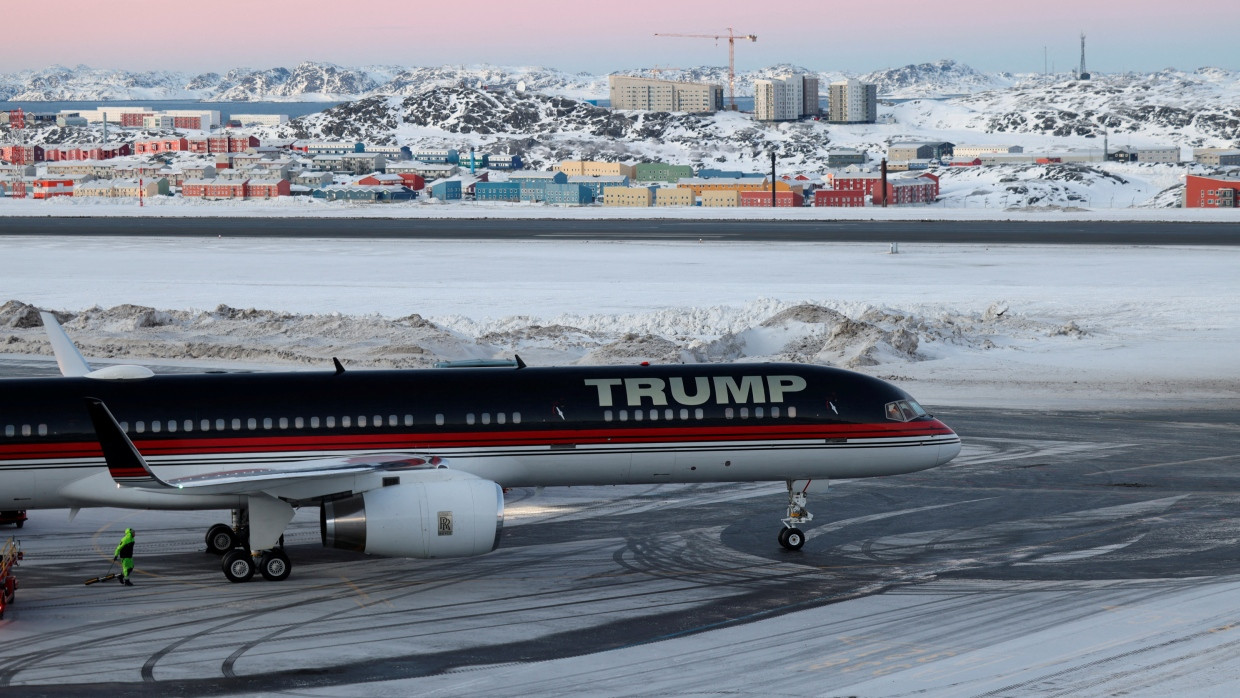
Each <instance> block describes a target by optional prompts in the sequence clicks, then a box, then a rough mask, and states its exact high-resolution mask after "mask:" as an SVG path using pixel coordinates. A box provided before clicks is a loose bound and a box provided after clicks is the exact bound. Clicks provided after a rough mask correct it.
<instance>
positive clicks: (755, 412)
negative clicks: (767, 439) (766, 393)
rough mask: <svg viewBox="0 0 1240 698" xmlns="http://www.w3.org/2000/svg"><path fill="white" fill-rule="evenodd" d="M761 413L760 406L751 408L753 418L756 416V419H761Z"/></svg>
mask: <svg viewBox="0 0 1240 698" xmlns="http://www.w3.org/2000/svg"><path fill="white" fill-rule="evenodd" d="M762 415H763V412H762V408H761V407H755V408H753V416H754V417H755V418H757V419H762Z"/></svg>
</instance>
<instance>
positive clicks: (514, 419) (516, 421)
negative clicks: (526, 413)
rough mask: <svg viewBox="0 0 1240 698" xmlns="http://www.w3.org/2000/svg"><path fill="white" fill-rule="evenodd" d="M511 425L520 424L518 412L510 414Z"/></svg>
mask: <svg viewBox="0 0 1240 698" xmlns="http://www.w3.org/2000/svg"><path fill="white" fill-rule="evenodd" d="M512 423H513V424H520V423H521V413H520V412H513V413H512Z"/></svg>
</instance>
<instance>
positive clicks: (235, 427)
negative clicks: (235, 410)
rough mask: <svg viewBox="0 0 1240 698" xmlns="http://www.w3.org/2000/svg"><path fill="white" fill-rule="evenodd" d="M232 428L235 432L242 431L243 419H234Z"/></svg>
mask: <svg viewBox="0 0 1240 698" xmlns="http://www.w3.org/2000/svg"><path fill="white" fill-rule="evenodd" d="M232 428H233V431H241V418H240V417H233V420H232Z"/></svg>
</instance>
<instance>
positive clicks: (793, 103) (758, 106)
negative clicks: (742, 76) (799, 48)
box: [753, 75, 805, 121]
mask: <svg viewBox="0 0 1240 698" xmlns="http://www.w3.org/2000/svg"><path fill="white" fill-rule="evenodd" d="M804 101H805V93H804V80H803V78H802V77H801V76H800V75H787V76H784V77H779V78H771V79H770V80H754V81H753V117H754V118H755V119H757V120H759V121H795V120H797V119H798V118H800V116H801V110H802V108H803V107H804Z"/></svg>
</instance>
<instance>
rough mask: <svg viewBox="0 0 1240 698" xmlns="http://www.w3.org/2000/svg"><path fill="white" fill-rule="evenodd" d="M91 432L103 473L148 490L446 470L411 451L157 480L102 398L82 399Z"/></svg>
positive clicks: (251, 488) (234, 489) (275, 485)
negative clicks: (105, 468) (100, 453)
mask: <svg viewBox="0 0 1240 698" xmlns="http://www.w3.org/2000/svg"><path fill="white" fill-rule="evenodd" d="M86 407H87V410H88V411H89V412H90V418H91V422H92V424H93V425H94V427H95V434H96V436H97V437H98V438H99V444H100V446H102V448H103V458H104V461H105V462H106V463H107V465H108V472H109V473H110V474H111V476H112V479H113V480H115V481H116V483H117V484H118V485H121V486H123V487H137V488H141V489H150V490H165V491H166V490H182V491H185V492H186V493H189V492H193V493H194V494H254V493H258V492H271V491H272V490H279V489H281V488H284V487H288V486H290V485H300V484H304V483H306V482H307V481H311V480H316V479H317V480H327V479H330V478H338V477H342V476H352V475H361V474H365V473H373V472H379V471H382V472H390V471H409V470H431V469H437V468H444V467H447V465H446V463H445V461H444V460H443V459H442V458H439V457H437V456H427V455H424V454H417V453H383V454H375V455H373V456H348V457H341V458H319V459H315V460H309V461H301V462H299V463H297V464H296V465H295V466H288V465H286V464H280V465H275V464H273V465H270V466H266V467H259V468H246V469H243V470H222V471H218V472H213V473H199V474H196V475H191V476H188V477H177V478H163V477H160V476H159V475H157V474H156V473H155V471H154V470H152V468H151V466H150V464H149V463H147V461H146V459H145V458H143V457H142V454H141V453H139V452H138V449H137V448H136V447H135V446H134V445H133V442H132V441H130V439H129V437H128V436H127V435H126V434H125V431H124V430H123V429H121V426H120V424H119V423H118V422H117V421H116V417H114V416H113V415H112V412H111V411H110V410H109V409H108V407H107V405H105V404H103V401H102V400H99V399H96V398H86Z"/></svg>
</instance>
